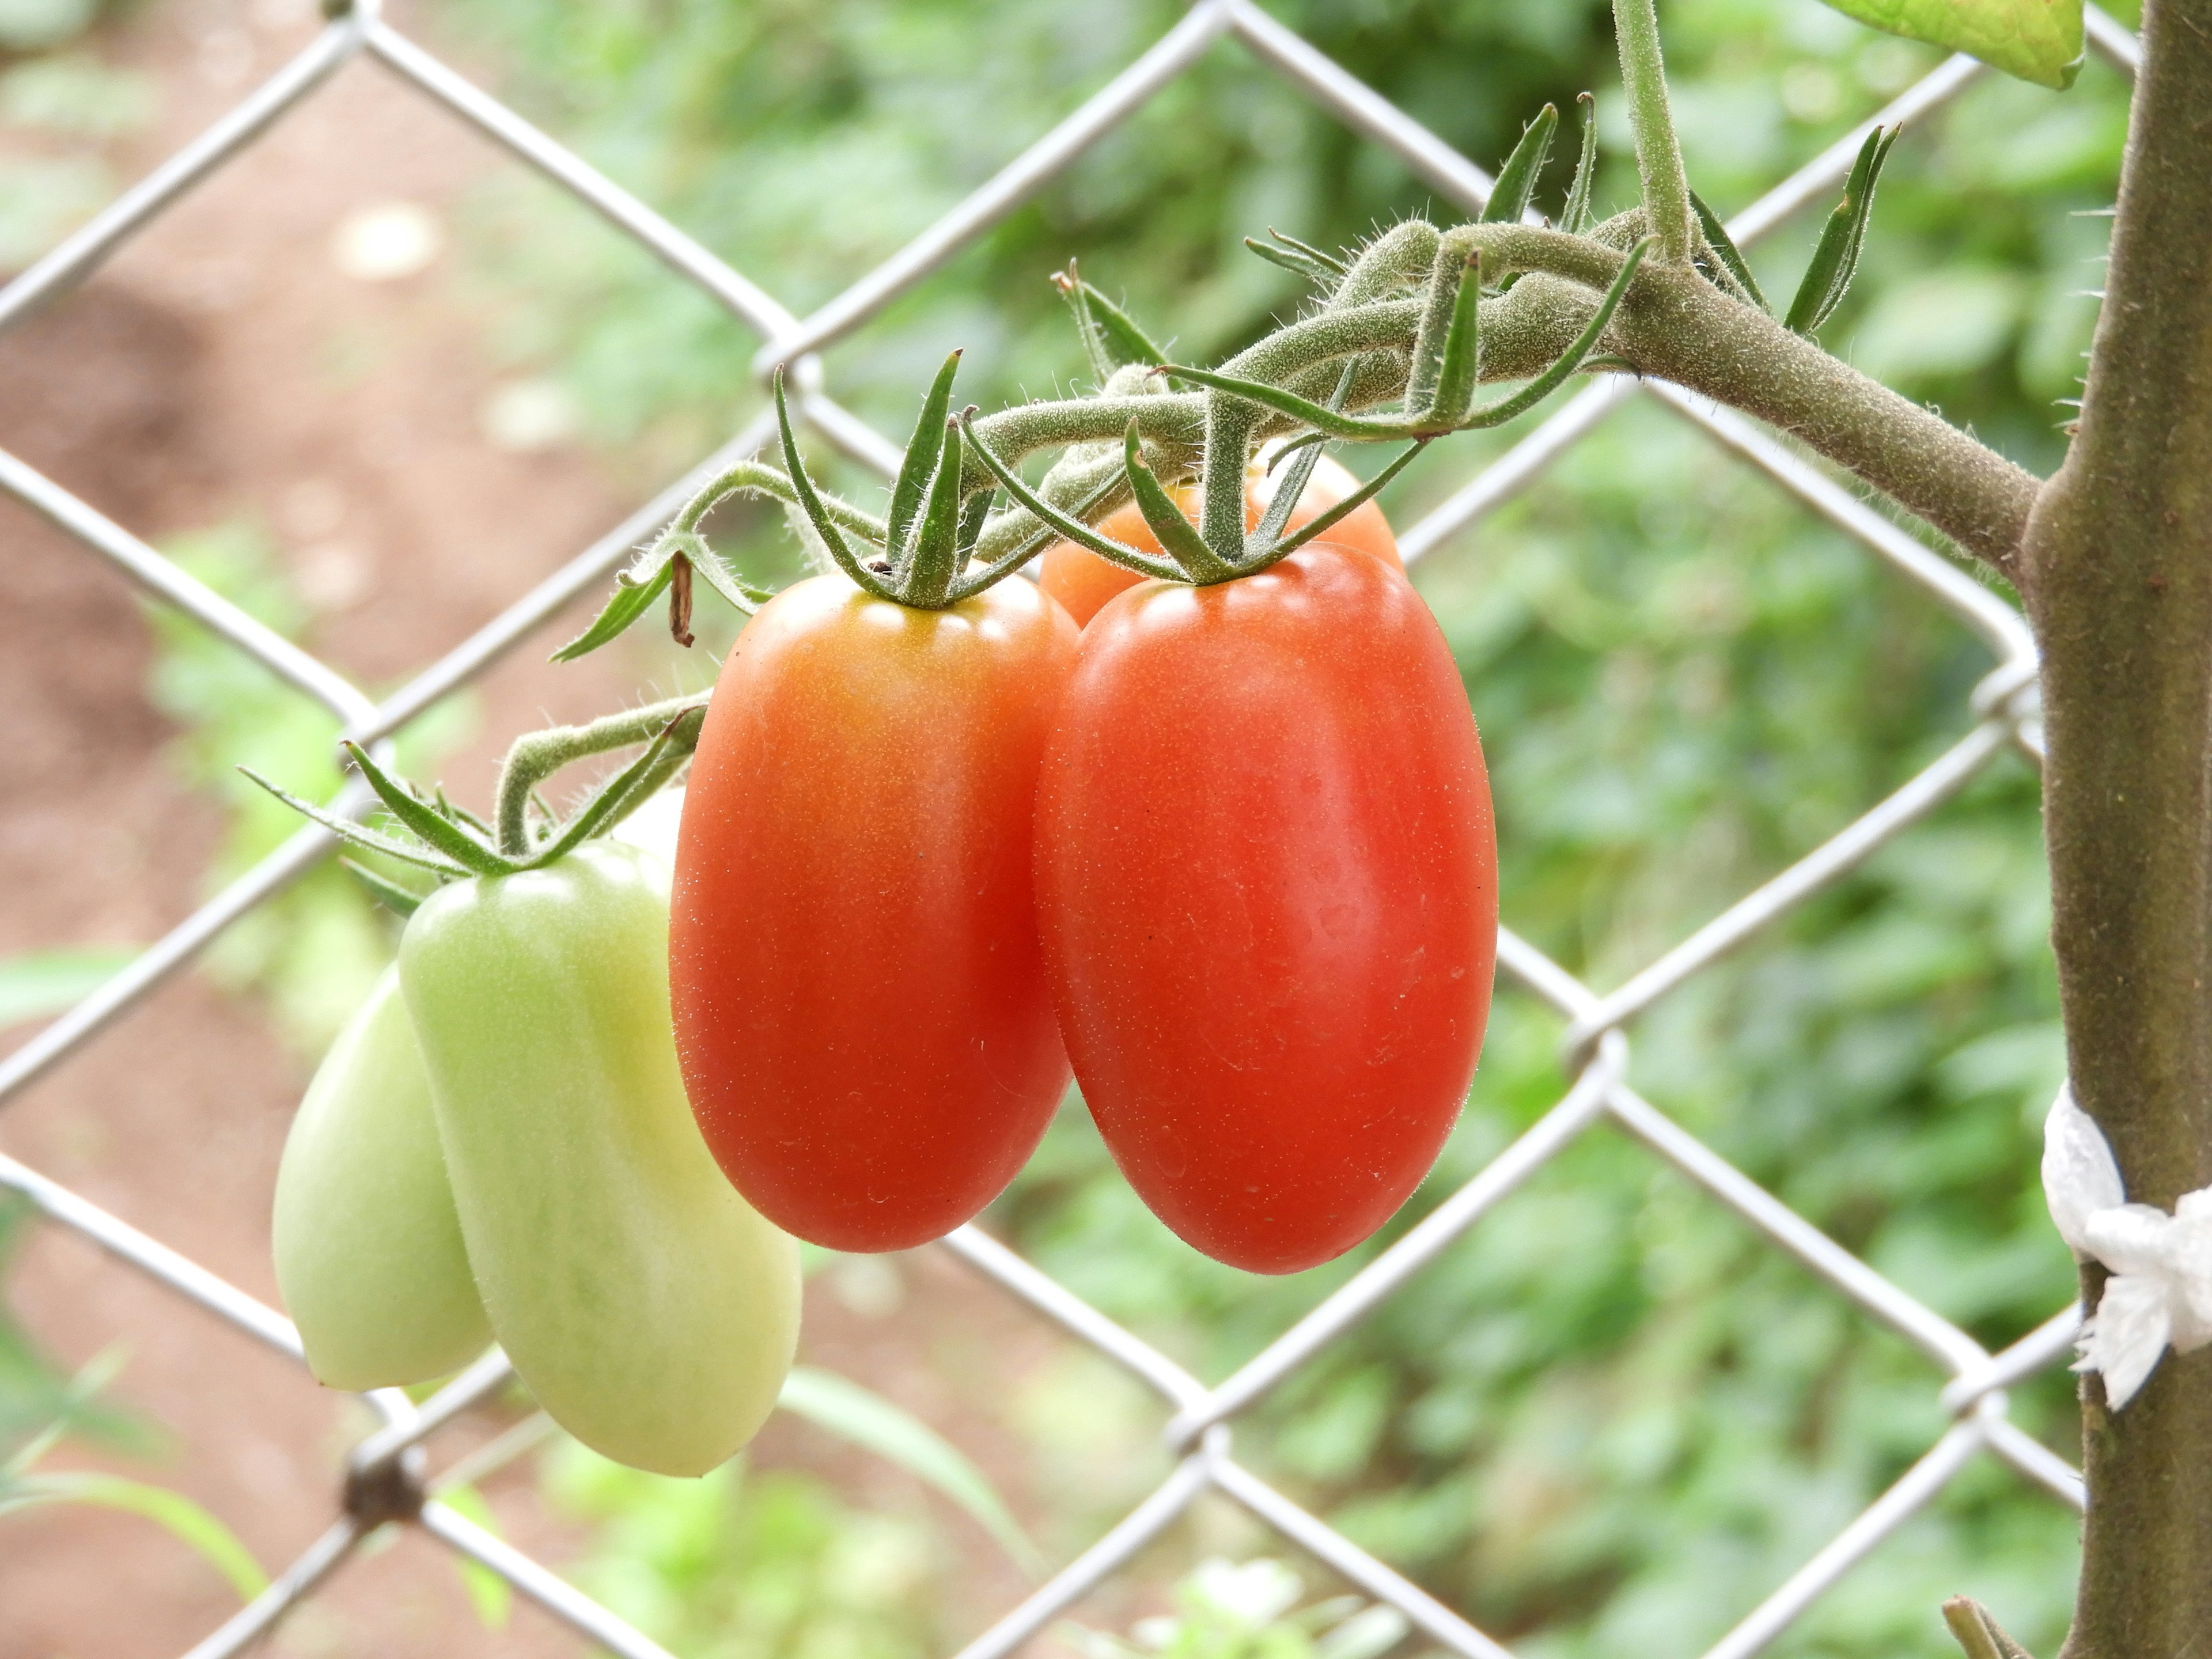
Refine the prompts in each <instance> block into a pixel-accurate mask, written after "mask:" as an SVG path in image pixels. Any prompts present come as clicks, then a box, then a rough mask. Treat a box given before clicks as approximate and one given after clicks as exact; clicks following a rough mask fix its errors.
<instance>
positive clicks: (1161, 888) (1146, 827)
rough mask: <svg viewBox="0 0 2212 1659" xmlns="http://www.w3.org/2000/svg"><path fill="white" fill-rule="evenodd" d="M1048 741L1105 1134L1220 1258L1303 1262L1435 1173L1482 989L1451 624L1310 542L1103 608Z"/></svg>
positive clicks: (1477, 891) (1375, 1223) (1469, 1066)
mask: <svg viewBox="0 0 2212 1659" xmlns="http://www.w3.org/2000/svg"><path fill="white" fill-rule="evenodd" d="M1060 708H1061V712H1060V720H1059V721H1058V723H1057V725H1056V727H1055V729H1054V732H1053V737H1052V743H1051V745H1050V747H1049V748H1048V750H1047V751H1046V755H1045V762H1044V769H1043V772H1042V776H1041V778H1040V781H1039V786H1038V795H1037V909H1038V917H1039V921H1040V923H1041V926H1042V930H1043V936H1044V943H1045V958H1046V963H1047V965H1048V968H1049V969H1050V970H1051V974H1052V981H1053V995H1054V1004H1055V1006H1057V1008H1058V1010H1059V1013H1060V1030H1061V1031H1062V1032H1063V1034H1064V1035H1065V1036H1066V1040H1067V1046H1068V1052H1069V1054H1070V1055H1071V1056H1072V1057H1073V1060H1074V1065H1075V1074H1076V1079H1077V1081H1078V1082H1079V1083H1080V1084H1081V1085H1082V1087H1083V1093H1084V1098H1085V1101H1086V1102H1088V1103H1089V1105H1090V1107H1091V1114H1092V1115H1093V1117H1095V1118H1096V1119H1097V1124H1098V1127H1099V1131H1100V1133H1102V1134H1103V1137H1104V1138H1105V1141H1106V1144H1107V1146H1108V1147H1109V1149H1110V1150H1111V1152H1113V1154H1114V1158H1115V1161H1116V1162H1117V1163H1118V1164H1120V1165H1121V1170H1122V1172H1123V1174H1124V1175H1126V1176H1127V1178H1128V1181H1129V1183H1130V1185H1131V1186H1133V1187H1134V1188H1136V1190H1137V1192H1138V1194H1139V1196H1141V1197H1142V1198H1143V1199H1144V1200H1145V1201H1146V1204H1148V1205H1149V1206H1151V1207H1152V1211H1153V1212H1154V1213H1155V1214H1157V1215H1158V1217H1159V1218H1161V1219H1162V1220H1163V1221H1164V1222H1165V1223H1166V1224H1167V1225H1169V1226H1170V1228H1172V1229H1173V1230H1174V1231H1176V1233H1177V1234H1179V1235H1180V1236H1181V1237H1182V1238H1183V1239H1185V1240H1186V1241H1187V1242H1188V1243H1191V1244H1192V1245H1194V1246H1195V1247H1196V1248H1197V1249H1200V1250H1202V1251H1204V1252H1205V1253H1206V1255H1211V1256H1212V1257H1214V1258H1215V1259H1216V1260H1218V1261H1225V1262H1228V1263H1230V1264H1231V1265H1232V1266H1235V1267H1243V1268H1247V1269H1249V1270H1250V1271H1252V1272H1255V1273H1294V1272H1297V1271H1298V1270H1299V1269H1302V1268H1305V1267H1314V1266H1316V1265H1317V1264H1319V1263H1321V1262H1323V1261H1328V1260H1329V1259H1331V1258H1332V1257H1334V1256H1336V1255H1340V1254H1342V1253H1343V1252H1344V1251H1345V1250H1347V1249H1351V1248H1352V1246H1353V1245H1354V1244H1357V1243H1359V1242H1360V1241H1361V1240H1362V1239H1364V1238H1365V1237H1368V1235H1370V1233H1372V1232H1373V1231H1375V1230H1376V1228H1377V1227H1379V1226H1380V1225H1382V1224H1383V1222H1384V1221H1385V1220H1387V1219H1388V1218H1389V1216H1390V1215H1391V1214H1392V1212H1395V1210H1396V1209H1397V1208H1398V1206H1400V1205H1401V1203H1402V1202H1404V1200H1405V1199H1406V1197H1407V1195H1408V1194H1410V1193H1411V1192H1412V1191H1413V1188H1415V1187H1416V1186H1418V1185H1419V1182H1420V1180H1421V1178H1422V1176H1425V1174H1426V1173H1427V1172H1428V1170H1429V1167H1430V1165H1431V1164H1432V1163H1433V1162H1434V1161H1435V1159H1436V1156H1437V1152H1438V1151H1439V1150H1440V1149H1441V1148H1442V1146H1443V1141H1444V1138H1445V1136H1446V1135H1447V1134H1448V1133H1449V1132H1450V1130H1451V1127H1452V1125H1453V1123H1454V1121H1455V1120H1456V1119H1457V1116H1458V1115H1459V1110H1460V1107H1461V1104H1462V1102H1463V1100H1464V1099H1465V1097H1466V1094H1467V1090H1468V1085H1469V1083H1470V1081H1471V1080H1472V1079H1473V1076H1474V1062H1475V1056H1476V1053H1477V1051H1478V1049H1479V1048H1480V1046H1481V1041H1482V1031H1483V1026H1484V1023H1485V1021H1486V1017H1487V1015H1488V1012H1489V1005H1490V991H1491V978H1492V968H1493V966H1494V963H1495V957H1496V951H1497V929H1498V887H1497V873H1496V872H1497V851H1496V843H1495V839H1494V836H1493V832H1492V823H1491V811H1490V790H1489V784H1488V781H1487V778H1486V774H1485V771H1484V768H1483V762H1482V750H1481V745H1480V742H1479V741H1478V740H1477V738H1476V735H1475V729H1474V717H1473V715H1472V714H1470V712H1469V711H1468V704H1467V696H1466V692H1465V690H1464V689H1463V687H1462V684H1461V682H1460V678H1459V674H1458V671H1457V669H1456V668H1455V665H1454V664H1453V661H1452V659H1451V654H1450V652H1449V649H1448V648H1447V647H1446V646H1445V644H1444V641H1443V635H1442V633H1441V632H1440V631H1439V630H1438V629H1437V625H1436V623H1435V621H1434V619H1433V618H1431V617H1430V615H1429V613H1428V611H1427V608H1426V607H1425V605H1423V604H1422V602H1421V600H1420V599H1419V596H1418V595H1417V594H1416V593H1415V592H1413V588H1412V586H1411V585H1410V584H1408V583H1407V580H1405V578H1404V577H1403V576H1401V575H1399V574H1396V573H1395V572H1393V571H1391V570H1389V568H1387V567H1385V566H1384V565H1383V564H1382V563H1380V562H1377V561H1376V560H1375V559H1373V558H1370V557H1366V556H1360V555H1357V554H1352V553H1348V552H1346V551H1343V550H1336V549H1330V548H1314V549H1306V550H1300V551H1299V552H1297V553H1295V554H1293V555H1291V556H1290V557H1289V558H1287V559H1285V560H1284V561H1283V562H1280V563H1279V564H1277V565H1275V566H1273V567H1272V568H1270V569H1268V570H1267V571H1266V572H1263V573H1262V574H1259V575H1256V576H1251V577H1246V578H1243V579H1241V580H1235V581H1230V582H1224V583H1221V584H1219V585H1218V586H1210V587H1198V588H1191V587H1181V586H1174V585H1172V584H1169V583H1165V582H1149V583H1146V584H1145V585H1144V586H1140V587H1138V588H1134V589H1133V590H1131V591H1130V592H1127V593H1124V594H1123V595H1121V597H1120V598H1119V599H1115V600H1113V601H1112V602H1111V603H1110V604H1109V605H1107V606H1106V608H1105V609H1104V610H1103V611H1100V612H1099V614H1098V616H1097V617H1096V618H1095V619H1094V620H1093V621H1092V623H1091V627H1090V628H1089V629H1087V630H1086V631H1085V635H1084V639H1083V653H1082V656H1081V659H1079V663H1078V665H1077V668H1076V672H1075V678H1074V680H1073V683H1072V684H1071V685H1070V686H1069V689H1068V694H1067V696H1066V698H1065V699H1064V700H1063V701H1062V702H1061V705H1060Z"/></svg>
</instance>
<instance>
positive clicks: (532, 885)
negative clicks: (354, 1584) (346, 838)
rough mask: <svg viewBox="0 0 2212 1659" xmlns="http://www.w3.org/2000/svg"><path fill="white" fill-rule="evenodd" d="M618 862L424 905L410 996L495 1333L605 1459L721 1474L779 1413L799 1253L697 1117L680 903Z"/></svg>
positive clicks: (632, 866)
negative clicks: (684, 1019) (682, 1031)
mask: <svg viewBox="0 0 2212 1659" xmlns="http://www.w3.org/2000/svg"><path fill="white" fill-rule="evenodd" d="M665 895H666V890H665V877H664V876H663V875H662V873H661V872H659V870H658V869H657V868H656V867H655V866H654V864H653V860H652V859H651V857H650V855H648V854H642V853H640V852H639V851H637V850H636V849H635V848H629V847H622V846H617V845H613V844H611V843H609V842H593V843H590V844H588V845H586V846H585V847H584V848H580V849H579V850H578V851H577V852H575V853H574V854H571V855H569V856H568V858H566V859H563V860H561V862H559V863H558V864H556V865H553V866H549V867H548V868H545V869H542V870H526V871H523V872H520V873H518V874H515V875H511V876H501V877H497V878H487V879H480V880H476V881H467V882H457V883H455V884H453V885H451V886H449V887H445V888H442V889H441V890H439V891H438V892H436V893H435V894H434V895H432V896H430V897H429V898H428V899H427V900H425V901H424V902H423V904H422V908H421V909H419V910H417V911H416V913H415V915H414V917H413V919H412V920H411V921H409V923H408V924H407V932H406V934H405V936H404V938H403V939H402V940H401V942H400V948H399V979H400V983H401V985H402V987H404V990H405V992H406V996H407V1006H408V1010H409V1012H410V1013H411V1014H412V1015H413V1017H414V1021H415V1030H416V1036H417V1037H418V1038H419V1039H420V1041H421V1042H422V1055H423V1060H424V1062H425V1064H426V1066H427V1068H428V1073H429V1078H430V1092H431V1098H432V1101H433V1102H434V1103H435V1108H436V1111H437V1118H438V1128H439V1134H440V1138H441V1140H442V1141H443V1143H444V1146H445V1152H446V1168H447V1174H448V1175H449V1176H450V1177H451V1179H452V1182H453V1198H454V1200H455V1203H456V1205H457V1206H458V1207H459V1212H460V1220H461V1231H462V1233H463V1234H464V1236H465V1237H466V1238H467V1241H468V1252H469V1261H470V1263H471V1266H472V1267H474V1268H475V1269H476V1278H477V1285H478V1286H479V1287H480V1288H481V1290H482V1291H483V1300H484V1306H485V1308H486V1309H487V1310H489V1313H490V1315H491V1323H492V1329H493V1330H494V1331H495V1333H496V1334H498V1337H499V1340H500V1343H501V1346H503V1347H504V1348H505V1349H506V1350H507V1358H510V1359H512V1360H513V1362H514V1368H515V1370H516V1371H517V1372H519V1373H520V1376H521V1377H522V1380H523V1381H524V1382H525V1383H527V1384H528V1385H529V1387H530V1389H531V1392H532V1394H534V1395H537V1397H538V1404H540V1405H541V1406H543V1407H544V1408H545V1409H546V1410H547V1411H548V1412H549V1413H551V1414H552V1416H553V1419H554V1420H555V1421H556V1422H557V1423H559V1424H560V1425H561V1426H562V1427H563V1428H565V1429H567V1430H568V1431H569V1432H570V1433H571V1434H573V1435H574V1436H575V1437H576V1438H578V1439H579V1440H580V1441H582V1442H583V1443H585V1444H586V1445H587V1446H589V1447H591V1448H592V1449H593V1450H595V1451H598V1452H601V1453H603V1454H605V1455H607V1456H609V1457H611V1458H615V1459H617V1461H619V1462H624V1463H628V1464H630V1465H633V1466H634V1467H635V1468H641V1469H650V1470H653V1471H654V1472H656V1473H658V1474H705V1473H706V1472H707V1471H708V1469H710V1468H714V1466H715V1465H716V1464H717V1463H720V1462H722V1461H723V1460H724V1459H725V1458H726V1457H728V1456H729V1455H730V1454H731V1453H732V1452H734V1451H736V1450H737V1449H738V1447H740V1446H742V1445H744V1443H745V1442H746V1441H747V1440H749V1439H750V1438H751V1437H752V1435H753V1432H754V1431H756V1430H757V1429H758V1428H759V1427H760V1425H761V1424H762V1422H763V1420H764V1419H766V1418H767V1416H768V1414H769V1412H770V1411H771V1410H772V1409H774V1407H775V1399H776V1393H777V1390H778V1389H780V1388H781V1386H782V1383H783V1378H784V1374H785V1373H786V1372H787V1370H789V1369H790V1367H791V1359H792V1353H793V1349H794V1347H795V1346H797V1343H798V1337H799V1247H798V1244H797V1243H796V1242H794V1241H793V1239H792V1238H791V1237H789V1236H788V1235H787V1234H785V1233H783V1232H781V1231H779V1230H777V1229H776V1228H775V1227H774V1226H772V1225H769V1223H768V1222H767V1221H765V1220H763V1218H761V1217H760V1215H759V1214H758V1213H757V1212H755V1211H754V1210H753V1209H752V1208H751V1206H749V1205H748V1204H746V1202H745V1201H744V1199H742V1198H740V1197H739V1196H738V1194H737V1193H736V1191H735V1190H734V1189H733V1188H732V1187H731V1186H730V1184H729V1182H726V1181H725V1180H724V1179H723V1178H722V1173H721V1171H720V1169H718V1168H717V1167H716V1166H715V1164H714V1158H713V1157H712V1156H711V1155H710V1154H709V1153H708V1151H707V1146H706V1143H705V1142H704V1141H702V1139H700V1136H699V1130H698V1127H697V1125H696V1123H694V1121H692V1117H691V1109H690V1105H689V1103H687V1102H686V1101H685V1099H684V1084H683V1080H682V1079H681V1077H680V1076H679V1075H678V1071H677V1066H676V1048H675V1042H674V1039H673V1037H672V1036H671V1029H670V1023H669V1012H668V900H667V897H666V896H665Z"/></svg>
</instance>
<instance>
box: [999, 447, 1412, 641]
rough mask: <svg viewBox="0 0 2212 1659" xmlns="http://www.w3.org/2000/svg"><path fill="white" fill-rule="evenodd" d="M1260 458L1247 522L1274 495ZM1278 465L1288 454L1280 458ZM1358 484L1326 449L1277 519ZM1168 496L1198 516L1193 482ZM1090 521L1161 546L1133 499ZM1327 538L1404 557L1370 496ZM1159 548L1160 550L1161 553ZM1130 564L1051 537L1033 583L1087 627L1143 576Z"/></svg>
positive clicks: (1310, 511) (1394, 558)
mask: <svg viewBox="0 0 2212 1659" xmlns="http://www.w3.org/2000/svg"><path fill="white" fill-rule="evenodd" d="M1262 455H1263V459H1261V460H1259V461H1255V462H1254V463H1253V465H1252V466H1251V468H1250V469H1249V471H1247V472H1246V474H1245V486H1244V527H1245V528H1246V529H1247V530H1249V529H1251V528H1252V527H1253V526H1255V525H1257V524H1258V523H1259V522H1260V516H1261V513H1265V512H1266V511H1267V503H1268V502H1269V501H1273V499H1274V497H1275V484H1276V483H1277V481H1278V479H1279V477H1280V474H1279V472H1277V473H1273V474H1271V473H1269V472H1268V471H1267V465H1266V461H1265V459H1264V456H1265V452H1264V451H1263V452H1262ZM1284 465H1285V466H1287V465H1290V463H1289V462H1285V463H1284ZM1358 488H1359V480H1358V478H1356V477H1353V476H1352V473H1351V472H1350V471H1347V470H1346V467H1345V466H1344V465H1343V463H1341V462H1340V461H1338V460H1337V459H1335V458H1334V456H1329V455H1324V456H1322V458H1321V463H1320V465H1317V466H1316V467H1315V468H1314V475H1313V477H1311V478H1310V479H1308V480H1307V481H1306V487H1305V491H1304V494H1303V495H1300V496H1299V497H1298V504H1297V506H1296V507H1293V508H1291V517H1290V522H1289V523H1288V524H1287V525H1286V526H1285V528H1286V529H1289V530H1297V529H1298V528H1300V527H1301V526H1304V525H1306V524H1309V523H1310V522H1311V521H1312V520H1314V519H1315V518H1316V517H1317V516H1318V515H1320V514H1321V513H1326V512H1327V511H1328V509H1329V508H1330V507H1334V506H1335V505H1336V504H1337V503H1338V502H1339V501H1342V500H1343V499H1344V498H1345V497H1346V495H1350V494H1352V491H1353V490H1355V489H1358ZM1169 493H1170V495H1173V496H1174V497H1175V498H1176V505H1177V506H1178V507H1182V510H1183V514H1184V516H1185V517H1187V518H1188V519H1189V520H1190V521H1191V522H1192V523H1193V524H1195V523H1197V522H1198V487H1197V486H1196V485H1194V484H1181V485H1178V486H1176V488H1175V489H1172V490H1170V492H1169ZM1098 528H1099V530H1100V532H1102V533H1103V534H1105V535H1108V536H1110V537H1112V538H1114V539H1115V541H1118V542H1120V543H1121V544H1122V545H1123V546H1125V547H1133V548H1135V549H1136V550H1138V551H1139V552H1140V553H1153V554H1158V553H1160V552H1161V548H1160V544H1159V538H1158V537H1156V536H1154V535H1153V534H1152V526H1150V525H1148V524H1146V522H1145V515H1144V513H1143V512H1142V511H1141V510H1140V509H1139V507H1138V506H1137V504H1136V503H1135V502H1134V501H1130V502H1127V503H1125V504H1123V505H1122V506H1121V507H1116V508H1115V509H1114V511H1113V512H1111V513H1108V514H1107V515H1106V516H1105V518H1103V520H1100V521H1099V524H1098ZM1327 541H1328V544H1329V545H1331V546H1334V547H1349V548H1353V549H1356V550H1358V551H1360V552H1362V553H1370V554H1372V555H1374V556H1376V558H1379V559H1383V560H1384V561H1386V562H1389V564H1390V565H1391V566H1392V567H1393V568H1396V569H1399V570H1403V569H1404V568H1406V564H1405V561H1404V560H1403V559H1401V557H1400V556H1399V555H1398V542H1397V538H1395V537H1394V536H1393V535H1391V533H1390V523H1389V520H1387V519H1385V518H1384V517H1383V509H1382V508H1381V507H1377V506H1376V504H1375V502H1374V501H1371V500H1370V501H1362V502H1361V503H1360V504H1359V505H1358V507H1354V508H1352V511H1351V512H1349V513H1346V514H1345V516H1344V517H1343V518H1342V519H1340V520H1338V521H1337V522H1336V523H1335V524H1333V525H1331V526H1329V528H1328V532H1327ZM1163 556H1164V555H1163ZM1142 580H1145V579H1144V578H1143V577H1142V576H1139V574H1137V573H1136V572H1135V571H1133V570H1130V569H1127V568H1124V567H1122V566H1121V565H1118V564H1114V563H1110V562H1108V561H1107V560H1104V559H1102V558H1100V557H1099V556H1097V554H1096V553H1093V552H1091V550H1089V549H1088V548H1082V547H1078V546H1077V545H1076V544H1074V543H1073V542H1054V544H1052V545H1051V546H1050V547H1048V548H1047V549H1045V550H1044V552H1043V553H1042V555H1041V556H1039V557H1038V560H1037V585H1038V586H1040V587H1042V588H1043V589H1044V591H1045V592H1048V593H1049V594H1051V595H1052V596H1053V598H1054V599H1057V600H1059V601H1060V605H1061V606H1062V607H1063V608H1064V609H1066V611H1067V614H1068V615H1069V616H1071V617H1074V618H1075V621H1076V624H1077V626H1079V627H1084V628H1087V627H1089V626H1090V625H1091V618H1092V617H1095V616H1097V614H1098V611H1099V607H1100V606H1102V605H1104V604H1105V603H1106V601H1107V600H1109V599H1112V598H1113V597H1114V596H1115V594H1116V593H1120V592H1126V591H1127V590H1128V589H1129V588H1132V587H1134V586H1136V585H1137V584H1138V583H1139V582H1140V581H1142Z"/></svg>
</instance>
